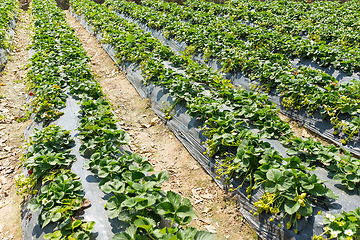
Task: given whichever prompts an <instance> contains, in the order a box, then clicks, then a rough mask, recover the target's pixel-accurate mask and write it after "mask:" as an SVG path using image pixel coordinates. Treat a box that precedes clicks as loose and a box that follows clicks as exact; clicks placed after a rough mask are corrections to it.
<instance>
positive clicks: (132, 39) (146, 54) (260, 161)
mask: <svg viewBox="0 0 360 240" xmlns="http://www.w3.org/2000/svg"><path fill="white" fill-rule="evenodd" d="M71 5H72V10H73V11H75V12H76V14H79V15H81V16H82V18H83V19H85V20H86V21H87V23H88V24H90V25H91V26H92V27H93V30H94V31H95V32H98V33H101V34H102V35H103V37H104V39H105V40H104V41H103V42H104V43H105V42H106V43H110V44H112V45H113V46H114V47H115V51H116V52H117V58H118V59H119V60H120V61H132V62H138V63H140V66H141V68H142V71H143V74H144V77H145V79H146V80H147V81H154V83H155V84H158V85H162V86H164V87H165V88H167V89H168V90H169V91H170V92H171V93H172V94H171V95H172V96H175V97H176V100H175V102H178V101H182V100H185V101H186V102H187V106H188V107H191V103H193V107H194V108H192V111H193V112H189V113H190V114H191V115H193V116H194V115H202V116H204V118H205V119H206V120H207V121H208V122H207V123H208V124H207V127H208V128H207V129H205V131H206V133H207V134H208V135H209V136H210V141H213V142H214V143H215V144H214V147H215V151H214V153H212V154H215V153H216V152H219V151H220V152H223V153H225V151H226V149H228V148H229V147H230V146H234V147H238V151H237V154H236V156H233V155H230V153H228V154H229V156H228V157H229V158H228V159H226V161H227V160H229V159H231V160H232V161H229V162H228V163H227V164H226V165H225V164H223V165H221V166H220V167H221V169H220V170H219V172H220V173H222V172H225V171H226V170H227V169H229V170H228V172H227V173H226V175H227V174H228V175H232V176H233V177H244V179H245V180H248V181H250V187H249V188H248V190H247V192H248V193H249V198H251V192H252V191H253V190H254V189H256V188H258V187H260V186H261V185H263V183H264V182H267V184H265V185H264V189H265V191H266V193H265V195H264V197H263V198H262V199H266V201H264V200H260V201H259V202H258V203H257V205H258V206H257V208H258V209H257V211H258V212H262V211H265V212H270V213H271V214H274V215H278V214H279V212H285V213H286V214H290V215H294V216H295V215H296V216H298V217H300V218H301V216H309V215H311V214H312V206H311V204H310V199H314V198H315V199H316V198H321V196H325V195H327V196H329V197H334V198H336V196H334V194H333V193H332V191H331V190H329V189H327V188H326V187H325V186H324V185H323V181H322V180H321V179H319V178H318V177H317V176H316V175H310V174H309V173H307V171H309V170H312V169H313V168H312V167H311V168H310V167H308V164H307V163H306V162H305V163H302V161H301V159H300V158H299V157H297V156H294V157H291V158H286V159H284V158H283V157H281V156H280V154H279V153H278V152H277V151H275V150H273V149H272V148H271V146H270V144H268V143H265V142H263V141H262V140H261V138H262V135H261V134H254V133H252V132H251V131H249V129H247V128H246V127H243V125H242V123H243V121H241V118H240V117H239V115H240V116H241V114H244V113H240V111H236V112H235V111H226V110H225V111H220V108H222V109H223V110H224V108H223V106H224V105H226V104H229V99H223V100H224V101H222V99H221V98H222V97H223V96H226V94H228V95H227V96H229V98H232V99H236V100H238V101H239V102H238V103H239V105H238V106H241V105H242V104H247V103H248V102H250V100H251V98H252V99H256V98H258V97H259V96H260V95H258V94H251V93H245V92H242V90H240V89H234V88H231V87H230V86H229V85H224V88H225V87H227V88H228V89H224V91H223V92H219V91H218V92H216V90H214V89H212V91H213V92H216V93H215V94H216V95H212V96H209V95H207V96H205V95H203V94H202V92H203V90H204V89H203V87H202V86H201V85H198V84H196V82H198V79H196V78H194V77H192V76H190V77H189V76H184V75H182V74H178V73H176V72H174V71H173V70H170V69H168V68H165V67H164V66H163V64H162V63H161V62H162V61H164V60H165V59H167V60H170V58H171V60H172V61H173V63H175V62H177V63H179V64H183V65H187V67H189V66H190V65H191V68H190V69H189V68H185V69H184V70H185V71H186V72H187V73H190V75H193V74H191V70H194V68H195V67H198V71H196V72H197V74H199V73H200V71H199V70H200V69H202V71H201V72H202V73H204V74H205V71H207V70H210V69H207V70H206V69H204V66H201V65H197V64H196V63H194V62H192V61H190V60H189V59H185V60H187V61H184V59H182V58H181V57H179V56H175V55H174V54H173V53H171V52H169V51H168V50H167V47H164V46H162V45H161V44H159V42H158V41H157V40H154V39H152V38H151V37H150V36H149V35H148V34H145V33H144V32H143V31H142V30H140V29H139V28H138V27H136V25H134V24H132V23H129V22H127V21H125V20H124V19H122V18H120V17H118V16H117V15H115V14H114V13H113V12H111V11H109V10H108V9H106V8H105V7H104V6H102V5H97V4H95V3H93V2H91V1H76V0H73V1H71ZM139 52H141V53H143V54H141V55H139V54H137V53H139ZM157 58H160V59H157ZM210 72H211V70H210ZM202 81H205V82H206V80H205V79H204V75H202ZM209 82H211V81H209ZM220 93H222V94H223V96H221V94H220ZM246 94H248V95H247V96H248V98H247V99H246ZM230 96H231V97H230ZM234 96H236V98H234ZM262 97H264V96H262ZM211 99H212V100H214V101H211ZM197 100H198V101H203V102H202V103H201V104H198V103H197V102H196V101H197ZM242 100H244V102H241V101H242ZM258 100H259V101H260V102H261V103H264V102H266V97H264V98H263V99H262V101H261V100H260V99H258ZM247 101H248V102H247ZM246 102H247V103H246ZM253 102H254V101H253ZM221 105H222V107H220V106H221ZM199 106H202V107H208V109H207V110H206V112H204V114H202V112H200V111H201V109H200V107H199ZM211 108H212V109H211ZM240 108H241V107H240ZM198 109H200V110H198ZM232 110H236V109H235V107H233V108H232ZM248 110H249V112H248V113H250V111H251V110H250V109H248ZM254 110H255V111H253V112H254V113H255V114H256V109H254ZM189 111H191V110H190V109H189ZM245 111H246V110H245ZM275 112H276V111H275ZM250 117H251V116H250ZM260 118H261V117H260ZM84 149H85V148H84ZM322 149H326V148H325V147H322ZM224 150H225V151H224ZM335 150H336V148H335ZM336 151H338V150H336ZM333 152H334V149H331V153H333ZM337 153H338V152H337ZM315 154H316V153H315ZM321 154H323V155H322V156H323V157H325V156H326V154H327V152H326V151H323V152H321ZM301 157H305V159H306V160H308V162H309V161H311V158H308V157H309V156H308V155H307V154H306V153H305V152H304V154H303V155H301ZM326 157H328V158H326ZM326 157H325V158H326V159H327V160H329V159H330V160H329V162H330V161H332V157H330V156H326ZM336 157H337V158H340V157H339V156H336ZM344 159H345V160H341V162H344V161H346V158H344ZM315 160H316V159H314V158H312V161H315ZM94 161H99V160H97V158H95V157H94ZM283 161H285V162H286V164H283ZM233 163H235V164H233ZM236 164H237V165H236ZM309 164H311V163H309ZM96 165H97V164H96ZM89 167H91V166H90V165H89ZM230 168H231V169H230ZM290 169H293V170H290ZM224 175H225V173H224ZM105 176H106V175H105ZM230 177H231V176H229V178H230ZM228 180H230V179H228ZM295 189H296V191H295ZM308 196H311V197H310V198H309V197H308ZM111 207H113V206H111ZM256 214H257V213H255V215H256ZM296 219H297V218H295V219H293V220H292V221H291V222H290V224H287V226H290V227H291V225H292V224H293V223H294V222H295V223H296V221H297V220H296ZM290 227H289V228H290Z"/></svg>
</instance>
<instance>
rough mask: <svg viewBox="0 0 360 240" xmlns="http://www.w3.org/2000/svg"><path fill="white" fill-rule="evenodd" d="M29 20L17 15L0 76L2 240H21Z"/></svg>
mask: <svg viewBox="0 0 360 240" xmlns="http://www.w3.org/2000/svg"><path fill="white" fill-rule="evenodd" d="M29 26H30V19H29V15H28V14H27V13H26V12H23V11H21V12H20V14H19V15H18V21H17V26H16V30H15V32H16V33H15V37H14V39H13V46H14V49H13V50H12V51H11V53H10V56H9V57H10V61H8V63H7V64H6V66H5V69H4V71H3V72H2V73H1V74H0V240H8V239H22V234H21V226H20V223H21V220H20V214H21V212H20V206H21V201H22V199H21V197H19V196H17V195H16V187H15V185H14V179H15V176H16V174H17V173H18V172H19V171H20V169H19V168H20V161H19V157H20V156H21V154H22V150H21V146H22V145H23V143H24V138H23V133H24V129H25V127H26V126H28V125H29V122H18V121H17V119H19V118H21V117H23V116H24V115H25V110H24V105H25V96H26V95H25V83H24V78H25V68H24V66H25V65H26V64H27V61H28V51H27V50H26V48H27V46H28V44H29Z"/></svg>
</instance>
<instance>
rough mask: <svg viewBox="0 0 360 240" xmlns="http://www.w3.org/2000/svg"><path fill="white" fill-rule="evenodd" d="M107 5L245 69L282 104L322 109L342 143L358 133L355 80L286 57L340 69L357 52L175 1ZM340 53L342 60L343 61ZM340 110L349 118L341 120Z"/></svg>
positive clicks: (208, 55)
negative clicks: (341, 79)
mask: <svg viewBox="0 0 360 240" xmlns="http://www.w3.org/2000/svg"><path fill="white" fill-rule="evenodd" d="M108 5H109V6H110V8H112V9H114V10H116V11H118V12H120V13H122V14H126V15H129V16H130V17H132V18H133V19H136V20H138V21H140V22H142V23H144V24H146V25H147V26H148V27H150V28H154V29H155V30H161V31H162V33H163V34H164V36H165V37H167V38H173V39H175V40H178V41H183V42H186V43H187V45H188V46H189V47H188V48H187V52H188V53H189V54H194V53H201V54H202V56H203V57H204V59H205V60H206V59H209V58H215V59H218V60H219V61H220V62H221V65H222V71H224V72H227V71H233V70H241V71H243V72H244V73H246V74H247V75H248V76H249V78H250V79H251V80H256V81H257V82H258V84H255V85H254V88H255V89H259V90H263V91H265V92H269V91H270V89H271V88H276V89H277V91H278V92H279V94H281V96H282V102H281V104H282V105H283V106H284V107H285V108H286V109H290V108H293V109H294V110H300V108H304V109H306V111H307V112H308V114H309V116H311V115H312V114H313V113H314V112H315V111H317V110H320V111H321V114H322V116H323V117H324V118H326V119H327V120H329V121H331V123H332V124H333V125H334V128H336V129H337V130H336V131H335V132H334V134H335V135H337V134H339V133H341V134H340V135H341V136H340V137H341V138H343V141H342V143H343V144H344V145H345V144H347V142H348V141H349V140H351V139H352V138H353V137H354V135H358V132H359V131H358V126H357V125H356V124H354V123H353V122H354V120H353V119H351V116H352V117H353V118H356V119H357V118H358V114H359V111H360V109H359V107H358V106H360V105H359V101H360V98H359V95H358V94H357V92H358V91H357V89H358V88H359V81H356V80H353V81H351V82H350V83H342V84H339V83H338V81H337V80H336V79H335V78H334V77H332V76H330V75H328V74H326V73H324V72H322V71H320V70H313V69H312V68H309V67H304V66H301V67H299V68H297V69H294V68H293V66H292V64H291V62H290V61H289V60H288V57H289V56H297V57H310V58H315V59H319V60H321V61H323V64H330V63H331V64H333V65H337V64H338V65H339V67H341V66H343V67H341V68H344V67H345V65H347V66H348V67H349V66H352V67H353V66H355V65H356V64H358V62H359V61H358V60H359V59H358V58H356V57H355V58H354V60H353V61H352V62H350V61H349V60H348V59H349V56H348V55H346V56H343V57H339V56H335V55H334V54H335V52H338V53H339V54H340V53H341V54H342V53H343V52H344V50H342V49H340V50H336V51H335V50H334V47H329V49H328V51H325V50H324V52H323V53H321V54H320V53H319V52H321V51H320V50H319V49H321V50H323V49H325V48H324V47H322V46H317V47H314V49H310V48H311V46H312V44H311V43H302V42H301V41H299V39H294V40H293V43H291V41H290V40H289V39H284V38H285V37H286V36H285V35H284V34H282V33H279V34H276V32H273V31H268V30H266V29H264V30H261V29H260V28H255V27H251V26H248V25H246V24H242V23H237V22H234V21H233V20H232V19H227V18H219V17H217V16H215V15H213V14H209V13H199V12H197V11H194V10H192V9H188V8H186V7H183V6H179V5H177V4H175V3H167V2H164V1H157V0H147V1H144V5H145V6H140V5H137V4H135V3H133V2H126V1H123V0H117V1H112V2H110V1H109V3H108ZM284 42H286V44H284ZM293 46H295V47H293ZM299 48H301V49H302V50H301V49H299ZM329 51H330V52H329ZM311 53H314V54H315V53H316V54H318V55H317V56H315V55H311ZM309 54H310V55H309ZM359 56H360V55H359ZM341 58H343V59H345V60H344V61H345V62H344V61H343V62H341V61H342V60H340V59H341ZM340 65H341V66H340ZM348 67H345V68H348ZM345 70H346V69H345ZM339 114H341V115H342V116H346V117H347V118H346V119H344V120H339Z"/></svg>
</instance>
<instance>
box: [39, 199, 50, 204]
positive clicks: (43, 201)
mask: <svg viewBox="0 0 360 240" xmlns="http://www.w3.org/2000/svg"><path fill="white" fill-rule="evenodd" d="M48 202H49V200H47V199H46V198H44V199H43V200H42V202H41V203H42V205H46V204H47V203H48Z"/></svg>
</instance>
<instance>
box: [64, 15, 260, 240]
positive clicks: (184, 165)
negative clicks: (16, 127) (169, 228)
mask: <svg viewBox="0 0 360 240" xmlns="http://www.w3.org/2000/svg"><path fill="white" fill-rule="evenodd" d="M67 20H68V22H69V24H70V26H71V27H73V28H74V29H75V33H76V34H77V36H78V37H79V38H80V40H81V41H82V43H83V47H84V49H85V50H86V51H87V52H88V56H89V57H90V58H91V67H92V70H93V71H94V73H95V74H96V75H97V76H98V79H97V80H98V81H99V82H100V84H101V86H102V88H103V91H104V93H105V94H106V96H107V97H108V99H109V100H110V101H111V103H112V104H113V108H114V111H115V113H116V115H117V117H118V118H119V121H120V123H121V125H122V126H123V129H124V130H126V131H127V132H128V133H129V134H130V135H131V137H132V141H131V143H130V148H131V150H132V151H133V152H136V153H139V154H140V155H142V156H144V157H148V158H149V161H150V162H151V163H152V164H153V166H154V168H155V171H157V172H159V171H163V170H167V171H169V172H170V179H169V181H168V182H167V183H166V184H164V190H172V191H174V192H177V193H179V194H181V195H182V196H183V197H187V198H189V199H190V200H191V201H192V203H193V206H194V209H195V211H196V215H197V217H196V218H195V220H194V221H193V222H192V226H196V227H197V228H198V229H202V230H208V231H212V232H216V233H217V234H216V237H215V239H236V240H238V239H257V235H256V233H255V232H254V230H253V229H252V228H251V227H250V226H249V225H248V224H247V223H246V222H245V220H244V219H243V217H242V216H241V215H240V214H239V211H238V204H237V202H236V199H235V198H233V197H231V196H230V195H229V194H227V193H226V192H225V191H223V190H222V189H220V188H219V187H218V186H217V185H216V184H215V182H214V181H213V180H212V178H211V177H210V176H209V175H208V174H207V173H206V172H205V171H204V170H203V169H202V168H201V166H200V165H199V164H198V162H197V161H196V160H195V159H194V158H193V157H192V156H191V155H190V154H189V153H188V151H187V150H186V149H185V147H184V146H183V145H182V144H181V142H180V141H179V140H178V139H177V138H175V137H174V135H173V134H172V132H171V131H170V130H168V129H167V128H166V126H165V125H164V124H163V123H162V122H161V121H160V119H159V118H157V116H156V115H155V113H154V112H153V111H152V110H151V104H150V102H149V100H148V99H142V98H141V97H140V96H139V95H138V93H137V92H136V90H135V89H134V87H133V86H132V85H131V84H130V82H129V81H128V80H127V79H126V76H125V74H124V73H123V72H121V71H120V70H119V69H118V67H117V66H116V65H115V64H114V62H113V61H112V60H111V58H110V57H109V56H108V55H107V53H106V52H105V51H104V50H103V49H102V48H101V46H100V44H99V43H98V42H97V40H96V38H95V37H93V36H91V35H90V34H89V33H88V32H87V31H86V30H85V29H84V28H83V27H82V26H81V25H80V24H79V23H78V22H77V21H76V20H75V19H74V18H73V17H72V16H70V14H69V13H68V12H67Z"/></svg>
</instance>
